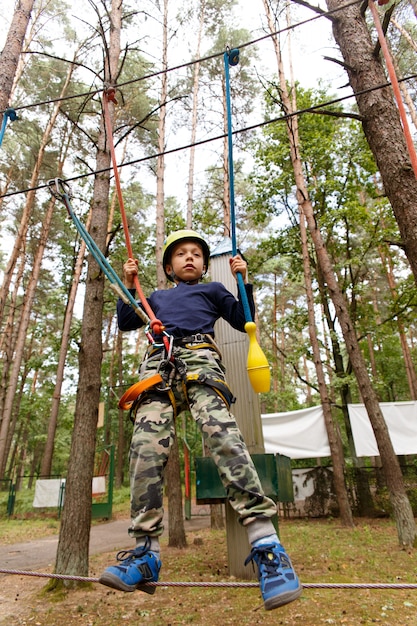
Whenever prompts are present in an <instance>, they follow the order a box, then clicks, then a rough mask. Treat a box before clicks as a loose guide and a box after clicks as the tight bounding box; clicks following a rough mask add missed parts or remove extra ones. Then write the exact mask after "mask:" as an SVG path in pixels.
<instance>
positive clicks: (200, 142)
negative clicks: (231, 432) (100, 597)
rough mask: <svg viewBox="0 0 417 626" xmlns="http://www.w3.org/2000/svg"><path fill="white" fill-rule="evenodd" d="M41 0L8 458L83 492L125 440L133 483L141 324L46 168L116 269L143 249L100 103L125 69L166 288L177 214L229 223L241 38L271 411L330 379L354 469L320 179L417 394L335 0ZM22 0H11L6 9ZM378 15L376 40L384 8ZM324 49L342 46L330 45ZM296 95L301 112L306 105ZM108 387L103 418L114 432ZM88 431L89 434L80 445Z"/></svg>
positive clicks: (385, 356)
mask: <svg viewBox="0 0 417 626" xmlns="http://www.w3.org/2000/svg"><path fill="white" fill-rule="evenodd" d="M20 4H21V3H17V4H16V6H17V5H20ZM30 4H32V5H33V7H32V11H31V19H30V22H29V25H28V28H27V30H26V37H25V40H24V43H23V47H22V54H21V55H20V58H19V64H18V66H17V69H16V73H15V77H14V81H13V87H12V90H11V93H10V97H9V99H8V103H9V104H10V106H12V107H13V109H14V111H15V112H16V113H17V116H18V118H17V119H16V120H14V121H12V120H10V121H9V123H8V125H7V128H6V131H5V134H4V139H3V143H2V145H1V153H0V190H1V197H0V211H1V220H2V221H1V228H2V242H1V248H2V258H1V268H2V286H1V292H0V322H1V324H2V333H1V336H0V350H1V372H0V374H1V379H0V407H1V416H2V417H1V425H0V479H3V480H13V481H14V482H16V483H17V485H18V486H19V482H21V480H22V479H23V477H24V476H31V477H34V476H37V475H42V476H51V475H60V476H61V475H66V473H67V470H68V467H69V466H70V465H71V462H73V463H74V464H76V463H77V462H78V465H79V472H80V474H81V473H82V474H83V476H82V477H80V476H78V477H77V480H76V481H75V482H76V483H77V490H78V491H79V490H80V491H79V492H80V493H85V492H86V491H87V492H88V490H85V489H84V491H83V486H82V485H83V481H87V482H86V484H88V480H90V483H89V484H90V485H91V475H92V470H93V458H94V451H95V449H96V447H97V446H99V445H106V444H107V443H109V442H114V443H115V444H116V468H117V469H116V484H118V485H121V484H122V483H123V482H124V480H125V477H126V460H127V454H126V452H127V447H128V442H129V432H130V425H129V423H128V421H127V420H126V415H125V414H123V413H121V412H120V411H118V410H117V403H116V402H115V398H116V397H117V395H120V391H121V390H123V389H125V388H126V386H127V385H129V384H130V383H131V382H133V381H134V380H135V372H136V369H137V364H138V359H139V355H140V354H141V353H143V350H144V347H145V343H146V341H145V337H144V335H143V333H138V334H137V335H135V336H134V337H133V338H132V337H126V336H122V335H121V334H120V333H119V332H118V330H117V327H116V323H115V298H114V294H113V293H112V292H111V291H110V290H108V289H107V288H105V287H104V280H103V277H100V278H98V277H97V268H96V267H95V266H94V263H93V262H92V261H91V259H90V261H89V262H88V264H87V263H86V262H85V261H86V254H85V247H84V243H83V241H81V240H80V239H79V237H78V236H77V235H76V232H75V230H74V227H73V225H72V223H71V222H70V221H69V220H68V219H67V218H66V213H65V209H64V207H63V206H61V204H60V203H59V202H56V200H55V198H53V197H51V194H50V191H49V189H48V185H47V181H48V180H50V179H54V178H55V177H57V176H59V177H61V178H63V179H65V180H68V182H69V183H70V184H71V186H72V191H73V200H72V201H73V205H74V207H75V210H76V212H77V214H78V215H79V217H80V219H81V221H83V222H84V223H85V224H87V225H89V227H90V229H91V232H92V234H93V236H94V237H95V238H96V239H97V241H98V244H99V246H100V247H101V248H102V249H103V251H104V252H105V253H106V254H107V255H108V257H109V259H110V260H111V263H112V265H113V267H114V268H115V269H116V271H117V272H118V273H119V274H121V269H122V264H123V261H124V259H125V258H126V248H125V244H124V240H123V235H122V232H121V227H120V222H121V219H120V213H119V208H118V203H117V196H116V193H115V190H114V184H113V178H111V177H110V175H109V171H110V160H109V155H108V145H107V144H106V140H105V133H104V132H103V120H102V107H101V96H102V92H103V88H107V86H108V85H116V86H117V89H116V97H117V105H114V106H113V105H112V107H111V114H112V124H113V129H114V136H115V142H116V149H117V155H118V163H119V166H120V175H121V180H122V185H123V195H124V200H125V204H126V210H127V212H128V217H129V226H130V232H131V237H132V242H133V244H134V250H135V253H136V254H137V256H138V257H139V258H140V276H139V278H140V282H141V285H142V286H143V289H144V291H145V292H146V293H149V292H150V291H151V290H153V289H154V288H157V287H159V288H160V287H164V286H165V277H164V276H163V275H161V273H160V272H158V265H157V261H158V259H159V258H160V252H161V248H162V241H163V238H164V236H165V235H166V234H167V233H169V232H170V231H171V230H173V229H176V228H182V227H186V226H187V227H191V226H192V227H193V228H195V229H196V230H198V231H200V232H202V233H204V234H205V236H206V237H207V239H208V241H209V242H210V244H211V245H212V246H213V247H214V246H215V245H216V244H217V243H219V241H221V240H222V238H223V237H225V236H229V234H230V205H229V199H228V182H229V181H228V171H227V145H226V141H225V128H226V126H225V88H224V75H223V71H222V61H223V52H224V50H225V49H226V48H227V47H228V46H229V47H239V48H240V51H241V56H240V63H239V65H238V66H237V67H236V71H234V73H233V75H232V99H233V124H234V129H235V130H236V131H237V132H236V134H235V136H234V142H235V193H236V218H237V231H238V241H239V247H240V249H242V251H244V254H245V257H246V258H247V259H248V261H249V267H250V272H251V278H252V280H253V281H254V283H255V287H256V301H257V327H258V332H259V341H260V344H261V345H262V347H263V349H264V351H265V353H266V355H267V357H268V361H269V363H270V365H271V371H272V386H271V391H270V392H269V393H267V394H264V395H263V396H262V406H263V410H264V411H265V412H274V411H290V410H294V409H297V408H301V407H305V406H311V405H314V404H319V403H320V402H322V403H323V393H325V396H326V402H325V404H326V405H327V406H328V407H329V411H330V419H331V421H332V424H333V427H334V432H335V433H338V434H337V436H336V439H337V438H338V437H340V442H338V441H337V442H336V444H335V449H337V446H338V445H339V443H340V446H342V449H343V454H342V456H343V462H342V461H341V467H342V471H344V467H343V465H344V462H345V461H346V462H347V463H348V464H355V463H358V460H357V459H355V454H354V449H353V448H352V445H351V439H350V429H349V422H348V418H347V411H346V408H347V404H348V403H349V402H359V401H361V400H362V399H363V396H364V386H363V385H364V382H363V380H364V377H363V376H358V371H360V364H359V365H358V364H356V367H355V358H356V357H355V355H352V353H350V352H349V350H350V344H349V342H348V344H347V343H346V337H347V335H346V330H345V328H344V326H345V322H344V321H342V322H341V320H340V317H339V314H338V306H337V305H336V304H335V301H334V299H332V291H334V289H333V288H332V287H331V280H330V275H327V276H325V274H324V271H323V261H322V260H321V261H320V260H319V255H318V252H317V242H316V241H314V245H313V239H308V238H305V237H304V235H303V229H302V226H303V222H304V220H303V219H301V220H300V214H299V212H300V207H302V205H303V202H305V199H306V194H305V193H303V199H302V200H300V189H302V187H303V185H304V184H305V186H306V188H307V189H308V196H309V202H310V203H311V206H312V207H313V214H312V218H313V221H314V223H315V224H317V225H318V228H319V229H320V234H321V237H322V242H324V244H325V247H326V250H327V254H328V260H329V262H330V263H331V269H332V272H333V276H334V277H335V279H336V281H337V285H338V289H339V290H340V294H341V295H342V299H343V309H344V312H345V314H346V315H348V316H349V320H350V321H351V327H352V329H353V333H354V335H355V340H356V341H357V342H358V346H359V348H360V353H361V357H362V358H363V361H364V363H365V364H366V376H367V377H369V379H370V381H371V384H372V389H373V390H374V392H375V396H376V397H377V399H378V400H379V401H380V402H381V401H401V400H416V399H417V379H416V374H415V363H416V359H417V355H416V328H415V305H416V282H415V277H413V272H412V271H411V270H410V255H409V254H407V246H406V245H405V242H404V232H403V231H401V227H400V226H399V223H398V219H395V217H394V212H393V209H392V199H391V198H388V195H387V193H386V192H387V189H386V188H387V184H386V182H385V181H383V180H382V179H381V174H380V170H381V165H380V163H379V167H377V165H376V160H375V151H374V152H373V151H372V150H371V148H370V145H369V138H368V137H366V133H365V134H364V132H363V114H362V111H361V110H358V102H357V101H356V100H355V98H354V97H353V92H352V84H350V85H349V83H348V80H347V77H346V70H349V67H348V66H347V64H346V63H345V65H344V64H343V62H342V59H341V55H340V52H339V50H338V47H337V45H336V44H335V42H334V40H333V39H332V35H331V26H332V20H331V18H330V17H329V16H328V15H326V11H327V10H329V8H330V5H331V4H332V3H331V2H328V3H327V4H328V5H329V6H327V7H325V6H323V8H321V9H317V8H316V9H315V10H314V11H313V10H312V9H311V8H308V7H302V6H299V5H296V4H291V5H287V4H286V3H280V2H267V1H261V0H260V1H259V3H258V5H259V7H258V8H256V9H255V8H254V6H253V5H254V3H251V7H252V12H251V16H250V21H249V24H248V22H247V21H246V20H247V18H245V27H244V26H243V22H242V19H241V16H242V15H244V14H245V11H243V8H247V7H246V4H247V3H245V2H229V3H227V5H224V4H222V3H219V2H216V1H208V0H206V1H205V2H204V1H202V2H200V3H195V6H194V3H193V6H189V5H190V3H181V2H179V1H177V0H169V1H168V0H165V1H164V2H161V3H159V2H151V1H148V2H143V3H141V5H140V7H139V8H137V7H136V4H135V3H129V2H126V3H123V7H122V9H120V7H119V14H118V13H117V11H116V9H115V8H114V6H113V3H110V2H104V1H103V2H97V3H94V2H92V1H91V2H88V3H85V2H82V3H71V5H69V4H66V3H65V2H57V1H55V0H51V1H46V0H39V1H36V0H35V2H32V3H30ZM334 4H335V5H339V6H338V8H339V9H340V7H342V8H343V5H344V4H346V6H347V7H348V8H347V9H346V10H345V12H346V13H347V12H348V11H349V10H350V8H351V7H352V6H354V5H355V4H356V5H358V3H341V2H336V3H334ZM7 5H9V6H7ZM13 8H14V3H5V4H3V5H2V8H1V11H2V13H3V18H4V22H3V28H4V27H5V26H6V28H7V24H8V22H9V21H10V20H11V18H12V15H13ZM379 10H380V13H381V18H382V17H383V14H384V13H385V12H386V13H385V15H386V14H388V11H390V13H389V17H390V19H389V20H388V21H387V38H388V39H389V42H390V47H391V49H392V54H393V57H394V59H395V64H396V68H397V72H398V74H399V75H401V76H402V77H408V78H407V80H405V81H402V82H401V86H402V93H403V99H404V102H405V105H406V107H407V112H408V116H409V119H410V123H411V124H412V126H413V129H414V132H415V128H416V115H415V102H416V91H415V88H416V80H415V73H416V49H415V43H414V42H415V40H416V37H415V29H416V15H415V5H414V4H413V3H409V2H398V3H392V4H390V6H389V8H386V7H385V6H383V7H382V8H380V9H379ZM6 12H7V14H6ZM117 19H119V20H120V24H118V23H117ZM258 19H259V22H258V21H257V20H258ZM366 19H367V20H368V22H367V26H368V28H369V33H370V36H371V37H372V38H373V40H374V42H375V41H376V35H375V30H374V25H373V23H372V20H371V18H370V15H369V13H368V14H367V15H366ZM110 23H111V28H110V27H109V24H110ZM317 24H320V25H322V24H326V26H322V27H318V26H317ZM116 32H117V33H118V35H119V40H117V37H116V36H115V34H116ZM272 33H275V36H274V37H272ZM307 42H309V45H307ZM311 44H313V50H314V55H313V53H312V52H311V47H310V45H311ZM339 45H340V43H339ZM375 45H376V44H375ZM323 46H324V48H325V50H323ZM295 51H296V52H295ZM322 55H325V56H326V57H328V58H327V61H326V62H325V63H324V62H320V63H318V62H317V61H316V60H315V59H317V58H318V56H319V57H321V56H322ZM307 59H308V60H309V61H311V59H313V63H311V62H309V63H306V60H307ZM197 61H198V62H197ZM305 66H307V72H306V67H305ZM321 68H322V69H321ZM164 70H169V71H164ZM321 71H322V74H323V75H320V73H321ZM350 82H351V83H352V79H351V78H350ZM382 87H383V85H382V86H381V89H382ZM291 105H292V106H293V109H292V110H293V111H297V112H298V113H299V114H298V115H297V116H296V117H295V116H292V117H290V118H289V117H288V116H287V115H285V114H286V113H288V112H289V111H290V108H289V107H290V106H291ZM289 119H297V127H296V128H295V127H294V126H291V125H290V124H289V123H288V120H289ZM289 128H290V136H289V135H288V130H289ZM365 130H366V129H365ZM291 137H292V138H294V137H297V141H296V142H294V143H292V139H291ZM367 139H368V140H367ZM391 143H392V144H394V140H393V141H392V142H391ZM184 146H185V148H184ZM294 147H295V148H296V150H295V156H296V157H298V162H299V165H300V170H298V174H297V171H296V170H295V167H294V162H295V161H297V158H296V159H294ZM388 157H389V155H388V154H387V160H388ZM106 159H107V160H106ZM388 167H389V164H388ZM409 169H410V168H409ZM97 172H98V174H97ZM300 173H301V174H302V176H303V184H300V180H299V179H298V180H297V175H300ZM100 185H102V187H101V188H100ZM303 210H305V211H306V207H305V206H304V207H303ZM306 217H307V214H306ZM309 229H310V231H311V230H314V227H312V226H311V221H310V224H309ZM312 237H313V235H312ZM307 257H308V264H307V265H306V260H307ZM416 262H417V261H416ZM344 319H345V320H346V319H347V318H346V317H345V318H344ZM97 331H98V337H97ZM90 341H91V343H90ZM94 341H96V343H95V344H94V345H93V342H94ZM97 341H98V343H99V345H98V343H97ZM82 372H84V374H82ZM81 381H83V385H81V384H80V382H81ZM361 385H362V388H361ZM82 387H83V388H84V391H83V390H82V389H81V388H82ZM324 387H325V392H324V391H323V388H324ZM80 390H81V391H80ZM92 390H93V392H92ZM84 392H85V394H86V395H85V396H83V393H84ZM99 401H105V402H106V403H107V409H108V415H107V417H108V419H107V421H106V428H101V429H99V430H98V431H97V429H96V424H97V414H98V405H99ZM77 406H78V408H77ZM90 406H91V407H92V409H91V415H90V419H86V420H84V424H87V425H88V424H89V425H90V426H91V425H93V427H94V428H91V429H90V430H88V432H87V431H85V432H83V430H82V428H81V426H78V427H77V413H80V411H81V408H80V407H82V410H84V411H88V410H89V409H88V407H90ZM74 414H75V416H76V418H75V421H74ZM91 416H92V417H91ZM94 420H95V422H94ZM81 421H82V420H78V423H81ZM192 436H194V438H195V441H196V443H197V438H196V437H195V434H193V435H192ZM77 440H78V447H77ZM80 440H82V441H83V445H85V446H87V447H88V449H89V450H90V451H91V453H90V454H89V455H85V454H80V452H82V453H84V452H85V449H83V448H82V446H81V448H80V445H79V442H80ZM77 455H80V458H78V456H77ZM382 456H383V455H381V457H382ZM81 459H82V460H81ZM334 459H335V457H334V458H333V465H334ZM339 460H340V459H339ZM382 460H383V459H382ZM412 461H413V459H411V462H412ZM86 462H87V467H86V465H85V463H86ZM86 470H87V471H86ZM69 489H70V490H71V483H69ZM339 495H340V494H339ZM88 497H91V494H88ZM69 498H71V491H70V492H69ZM64 522H65V519H64ZM87 522H88V520H87ZM87 527H88V523H87ZM413 532H414V531H413ZM68 534H70V533H68ZM61 566H62V563H61Z"/></svg>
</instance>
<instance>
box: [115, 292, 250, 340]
mask: <svg viewBox="0 0 417 626" xmlns="http://www.w3.org/2000/svg"><path fill="white" fill-rule="evenodd" d="M245 288H246V294H247V296H248V302H249V307H250V310H251V314H252V319H253V317H254V315H255V305H254V301H253V287H252V285H250V284H247V285H245ZM132 294H134V290H132ZM238 297H239V299H238V300H237V299H236V298H235V297H234V296H233V295H232V294H231V293H230V291H228V290H227V289H226V287H225V286H224V285H223V284H222V283H219V282H210V283H198V284H196V285H189V284H187V283H183V282H180V283H179V284H178V285H177V286H176V287H173V288H171V289H161V290H158V291H154V292H153V293H152V294H151V296H150V297H149V298H148V299H147V300H148V302H149V305H150V307H151V309H152V311H153V313H154V314H155V317H156V318H157V319H159V320H160V321H161V322H162V324H163V325H164V326H165V331H166V332H167V333H168V334H169V335H172V336H173V337H175V338H180V337H187V336H189V335H193V334H195V333H204V334H205V333H207V334H210V335H212V336H213V337H214V324H215V322H216V321H217V320H218V319H219V318H223V319H224V320H226V321H227V322H229V324H230V325H231V326H232V327H233V328H235V329H236V330H240V331H241V332H244V330H245V323H246V319H245V313H244V309H243V304H242V302H241V299H240V294H239V296H238ZM117 320H118V325H119V328H120V330H135V329H136V328H140V327H141V326H143V325H144V323H143V321H142V319H141V318H140V317H139V316H138V315H137V314H136V313H135V312H134V310H133V309H132V307H131V306H130V305H129V304H125V303H124V302H123V301H122V300H120V299H119V300H118V302H117Z"/></svg>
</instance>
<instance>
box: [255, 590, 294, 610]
mask: <svg viewBox="0 0 417 626" xmlns="http://www.w3.org/2000/svg"><path fill="white" fill-rule="evenodd" d="M302 592H303V587H302V585H300V586H299V587H298V589H295V590H294V591H287V592H286V593H282V594H281V595H277V596H274V597H273V598H268V600H265V603H264V606H265V609H266V610H267V611H271V610H272V609H278V608H279V607H280V606H284V604H289V603H290V602H294V600H297V598H299V597H300V596H301V594H302Z"/></svg>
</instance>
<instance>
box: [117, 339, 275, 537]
mask: <svg viewBox="0 0 417 626" xmlns="http://www.w3.org/2000/svg"><path fill="white" fill-rule="evenodd" d="M176 350H177V352H176V354H177V355H178V356H179V357H180V359H181V360H182V361H183V363H185V365H186V367H187V373H192V374H206V375H207V376H209V377H214V378H217V379H218V378H221V379H223V380H224V368H223V365H222V363H221V361H220V357H219V355H218V354H217V352H215V351H214V350H212V349H206V348H198V349H195V350H189V349H187V348H177V349H176ZM159 362H160V357H159V356H157V357H156V358H151V359H148V361H147V362H146V363H144V364H143V365H142V367H141V372H140V378H141V379H143V378H147V377H148V376H150V375H152V374H154V373H155V371H156V370H157V367H158V364H159ZM171 388H172V391H173V393H174V396H175V402H176V408H177V413H180V411H182V410H184V409H186V408H188V409H189V410H190V413H191V415H192V417H193V419H194V420H195V421H196V423H197V425H198V426H199V428H200V430H201V432H202V435H203V438H204V443H205V445H206V446H207V448H208V449H209V451H210V453H211V456H212V458H213V460H214V462H215V463H216V465H217V468H218V471H219V475H220V478H221V480H222V482H223V485H224V487H225V490H226V493H227V496H228V500H229V502H230V504H231V505H232V506H233V508H234V509H235V510H236V512H237V513H238V515H239V519H240V521H241V523H242V524H243V525H246V524H248V523H250V522H252V521H254V520H255V519H262V518H263V519H265V518H271V517H272V516H273V515H275V513H276V505H275V503H274V502H273V501H272V500H271V499H270V498H268V497H266V496H265V495H264V493H263V491H262V487H261V484H260V481H259V478H258V474H257V471H256V468H255V467H254V465H253V462H252V459H251V457H250V455H249V453H248V450H247V448H246V445H245V443H244V441H243V438H242V435H241V433H240V430H239V428H238V426H237V424H236V421H235V418H234V417H233V415H232V414H231V413H230V412H229V410H228V408H227V406H226V403H225V402H224V400H223V399H222V398H221V397H220V396H219V395H218V393H217V392H216V391H215V390H214V389H213V388H212V387H210V386H209V385H207V384H201V383H191V384H189V385H188V390H187V393H185V391H184V385H183V384H182V380H181V377H180V376H179V375H178V374H176V375H175V378H174V379H173V381H172V385H171ZM174 428H175V425H174V409H173V406H172V403H171V401H170V399H169V397H168V394H167V393H166V392H150V393H149V394H147V395H146V396H145V397H144V398H143V400H142V401H141V402H140V404H139V406H138V408H137V410H136V415H135V424H134V430H133V435H132V441H131V447H130V461H129V462H130V485H131V520H132V521H131V526H130V529H129V534H130V535H131V536H134V537H141V536H143V535H150V536H158V535H160V534H161V533H162V532H163V524H162V520H163V475H164V470H165V466H166V464H167V461H168V455H169V449H170V446H171V443H172V438H173V433H174Z"/></svg>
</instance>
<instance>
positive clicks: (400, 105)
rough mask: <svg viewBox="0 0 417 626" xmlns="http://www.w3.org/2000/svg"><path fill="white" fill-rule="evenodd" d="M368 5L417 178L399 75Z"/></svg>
mask: <svg viewBox="0 0 417 626" xmlns="http://www.w3.org/2000/svg"><path fill="white" fill-rule="evenodd" d="M379 4H386V2H384V0H379ZM368 5H369V8H370V10H371V13H372V16H373V18H374V22H375V27H376V30H377V32H378V39H379V43H380V46H381V50H382V52H383V54H384V57H385V63H386V65H387V70H388V74H389V77H390V80H391V85H392V88H393V91H394V95H395V99H396V101H397V106H398V109H399V112H400V118H401V122H402V125H403V131H404V136H405V140H406V143H407V149H408V153H409V155H410V159H411V164H412V166H413V170H414V174H415V176H416V178H417V153H416V149H415V147H414V142H413V138H412V136H411V132H410V128H409V126H408V121H407V114H406V111H405V107H404V104H403V101H402V98H401V92H400V86H399V83H398V79H397V75H396V73H395V68H394V64H393V62H392V59H391V55H390V51H389V49H388V44H387V41H386V39H385V35H384V31H383V29H382V26H381V21H380V19H379V14H378V9H377V8H376V6H375V2H374V0H368Z"/></svg>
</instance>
